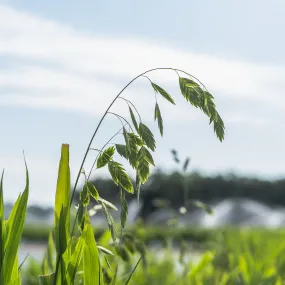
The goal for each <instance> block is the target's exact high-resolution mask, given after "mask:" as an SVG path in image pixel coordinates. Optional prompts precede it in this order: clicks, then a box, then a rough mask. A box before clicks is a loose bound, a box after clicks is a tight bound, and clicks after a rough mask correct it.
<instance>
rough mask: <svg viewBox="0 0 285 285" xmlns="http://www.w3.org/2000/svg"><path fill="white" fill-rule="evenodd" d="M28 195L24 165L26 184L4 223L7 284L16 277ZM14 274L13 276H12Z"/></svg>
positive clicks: (3, 267) (4, 274) (4, 266)
mask: <svg viewBox="0 0 285 285" xmlns="http://www.w3.org/2000/svg"><path fill="white" fill-rule="evenodd" d="M28 196H29V173H28V168H27V165H26V186H25V190H24V192H23V194H22V195H19V198H18V200H17V201H16V203H15V204H14V206H13V209H12V211H11V213H10V216H9V218H8V220H7V224H6V227H7V228H6V236H5V256H4V261H3V265H2V274H3V280H4V282H3V284H9V282H10V281H11V280H13V279H15V280H17V279H18V277H17V276H15V275H14V274H15V273H17V274H18V256H17V253H18V248H19V244H20V241H21V237H22V233H23V228H24V221H25V218H26V210H27V203H28ZM13 275H14V276H13Z"/></svg>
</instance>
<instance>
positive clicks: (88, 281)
mask: <svg viewBox="0 0 285 285" xmlns="http://www.w3.org/2000/svg"><path fill="white" fill-rule="evenodd" d="M85 227H86V230H85V229H84V231H85V233H84V234H83V239H84V241H85V247H84V252H83V272H84V273H83V275H84V285H99V284H100V285H103V276H102V270H101V266H100V259H99V252H98V248H97V244H96V241H95V238H94V234H93V231H92V227H91V225H90V223H89V222H87V223H86V225H85ZM99 280H100V281H101V283H100V281H99Z"/></svg>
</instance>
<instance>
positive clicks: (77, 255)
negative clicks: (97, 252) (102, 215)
mask: <svg viewBox="0 0 285 285" xmlns="http://www.w3.org/2000/svg"><path fill="white" fill-rule="evenodd" d="M84 231H87V228H85V229H84ZM84 231H83V233H82V235H81V237H80V238H79V239H78V241H77V243H76V246H75V249H74V251H73V253H72V255H71V258H70V261H69V263H68V266H67V274H66V280H67V284H74V283H75V276H76V272H77V271H78V267H79V265H80V261H81V258H82V256H83V251H84V247H85V246H86V242H85V240H84V236H85V235H86V233H85V232H84Z"/></svg>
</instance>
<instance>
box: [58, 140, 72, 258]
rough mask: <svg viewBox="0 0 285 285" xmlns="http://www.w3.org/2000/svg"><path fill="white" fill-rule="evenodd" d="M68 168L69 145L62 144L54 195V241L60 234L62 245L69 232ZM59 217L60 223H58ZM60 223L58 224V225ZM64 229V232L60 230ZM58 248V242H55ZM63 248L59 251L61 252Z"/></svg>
mask: <svg viewBox="0 0 285 285" xmlns="http://www.w3.org/2000/svg"><path fill="white" fill-rule="evenodd" d="M69 203H70V170H69V145H68V144H63V145H62V148H61V158H60V162H59V170H58V178H57V187H56V195H55V215H54V216H55V221H54V222H55V225H56V227H57V229H58V230H59V228H60V232H58V231H57V232H56V234H55V240H56V243H58V241H60V237H59V236H58V235H59V234H61V236H62V237H63V236H64V238H65V241H62V240H61V243H62V245H64V244H66V245H67V244H68V242H69V235H70V234H69V232H70V211H69ZM60 219H61V223H60ZM59 224H60V225H59ZM63 230H64V231H65V233H63V232H61V231H63ZM57 248H59V244H57ZM62 250H63V248H61V250H60V252H61V253H63V251H62Z"/></svg>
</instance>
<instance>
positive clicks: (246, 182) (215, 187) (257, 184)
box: [77, 171, 285, 208]
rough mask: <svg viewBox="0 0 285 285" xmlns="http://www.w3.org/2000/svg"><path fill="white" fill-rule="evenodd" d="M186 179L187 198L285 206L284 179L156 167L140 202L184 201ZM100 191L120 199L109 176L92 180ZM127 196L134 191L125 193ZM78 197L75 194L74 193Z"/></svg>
mask: <svg viewBox="0 0 285 285" xmlns="http://www.w3.org/2000/svg"><path fill="white" fill-rule="evenodd" d="M184 179H186V181H187V189H188V190H187V192H188V193H187V196H188V199H190V200H191V199H195V200H200V201H202V202H204V203H209V202H213V201H217V200H222V199H226V198H247V199H253V200H256V201H259V202H262V203H264V204H267V205H280V206H285V179H280V180H275V181H266V180H259V179H256V178H245V177H239V176H236V175H234V174H229V175H217V176H214V177H206V176H203V175H201V174H200V173H198V172H192V173H190V174H183V173H180V172H173V173H171V174H166V173H163V172H161V171H156V172H155V173H154V174H152V176H151V177H150V179H149V181H148V182H147V183H146V184H145V185H142V188H141V197H140V199H141V200H142V202H144V203H145V202H147V201H146V200H153V199H166V200H168V201H169V203H170V205H171V206H173V207H175V208H176V207H180V206H182V205H183V203H184V201H183V197H184V194H183V191H184V190H183V187H184V186H185V180H184ZM91 182H92V183H94V185H95V186H96V188H97V189H98V191H99V193H100V195H101V196H102V197H103V198H104V199H107V200H109V201H111V202H116V201H117V200H118V199H119V191H118V187H117V186H116V185H115V184H114V183H113V182H112V180H110V179H96V180H94V181H91ZM126 198H127V199H128V200H131V199H136V195H127V197H126ZM77 199H78V195H77Z"/></svg>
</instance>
